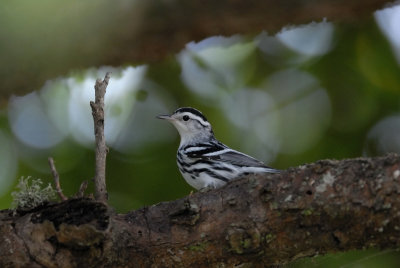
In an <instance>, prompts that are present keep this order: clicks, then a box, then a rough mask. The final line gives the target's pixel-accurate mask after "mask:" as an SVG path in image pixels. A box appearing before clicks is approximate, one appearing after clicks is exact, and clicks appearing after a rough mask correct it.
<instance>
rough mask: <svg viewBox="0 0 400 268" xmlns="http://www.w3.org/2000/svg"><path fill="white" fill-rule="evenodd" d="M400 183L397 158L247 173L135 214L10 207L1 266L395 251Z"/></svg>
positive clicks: (98, 208) (231, 261) (177, 262)
mask: <svg viewBox="0 0 400 268" xmlns="http://www.w3.org/2000/svg"><path fill="white" fill-rule="evenodd" d="M399 179H400V157H399V156H398V155H395V154H390V155H387V156H385V157H378V158H357V159H349V160H342V161H335V160H324V161H318V162H316V163H313V164H308V165H304V166H300V167H297V168H291V169H288V170H287V171H285V172H283V173H282V174H272V175H265V176H262V175H258V176H249V177H245V178H242V179H239V180H236V181H234V182H232V183H230V184H228V185H227V186H226V187H223V188H221V189H217V190H213V191H210V192H207V193H195V194H193V195H190V196H187V197H185V198H183V199H179V200H175V201H171V202H163V203H160V204H156V205H153V206H150V207H145V208H142V209H139V210H136V211H132V212H129V213H127V214H116V213H114V212H113V211H112V209H110V208H109V207H107V206H106V205H105V204H104V203H100V202H95V201H93V200H90V199H71V200H68V201H64V202H61V203H57V204H47V205H43V206H41V207H38V208H35V209H34V210H31V211H17V213H16V214H13V212H12V211H9V210H5V211H1V212H0V237H1V239H2V242H1V243H0V266H1V267H11V266H12V267H14V266H19V267H41V266H44V267H111V266H112V267H115V266H117V267H190V266H192V267H234V266H235V267H237V265H244V264H246V265H254V267H264V266H271V265H278V264H284V263H287V262H289V261H291V260H294V259H298V258H300V257H304V256H313V255H316V254H324V253H326V252H332V251H346V250H350V249H362V248H366V247H380V248H397V247H398V246H399V243H400V213H398V212H399V211H400V183H399ZM240 267H242V266H240ZM246 267H250V266H246ZM251 267H253V266H251Z"/></svg>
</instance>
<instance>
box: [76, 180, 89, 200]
mask: <svg viewBox="0 0 400 268" xmlns="http://www.w3.org/2000/svg"><path fill="white" fill-rule="evenodd" d="M87 186H88V181H83V182H82V183H81V186H80V187H79V190H78V192H77V193H76V195H75V196H76V197H78V198H81V197H83V196H84V195H85V191H86V188H87Z"/></svg>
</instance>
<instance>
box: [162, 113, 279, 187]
mask: <svg viewBox="0 0 400 268" xmlns="http://www.w3.org/2000/svg"><path fill="white" fill-rule="evenodd" d="M157 118H159V119H165V120H168V121H169V122H171V123H172V124H173V125H174V126H175V127H176V129H177V130H178V132H179V134H180V136H181V142H180V144H179V148H178V152H177V163H178V167H179V170H180V172H181V173H182V176H183V178H184V179H185V180H186V182H187V183H189V184H190V185H191V186H192V187H194V188H196V189H197V190H199V189H203V188H218V187H221V186H223V185H225V184H226V183H227V182H229V181H230V180H232V179H235V178H237V177H240V176H241V175H246V174H250V173H261V172H267V173H279V172H280V171H279V170H277V169H273V168H270V167H267V166H266V165H264V163H262V162H261V161H259V160H257V159H255V158H253V157H251V156H248V155H246V154H244V153H241V152H238V151H235V150H233V149H231V148H229V147H228V146H226V145H225V144H223V143H221V142H219V141H218V140H217V139H216V138H215V137H214V132H213V130H212V128H211V124H210V123H209V122H208V121H207V119H206V117H205V116H204V115H203V114H202V113H201V112H200V111H198V110H196V109H194V108H190V107H184V108H179V109H177V110H176V111H175V112H174V113H173V114H172V115H159V116H157Z"/></svg>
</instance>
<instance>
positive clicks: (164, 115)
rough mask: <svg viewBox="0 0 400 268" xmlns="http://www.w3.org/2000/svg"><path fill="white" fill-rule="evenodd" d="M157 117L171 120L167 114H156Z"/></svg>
mask: <svg viewBox="0 0 400 268" xmlns="http://www.w3.org/2000/svg"><path fill="white" fill-rule="evenodd" d="M156 117H157V118H158V119H164V120H172V117H171V116H170V115H167V114H160V115H157V116H156Z"/></svg>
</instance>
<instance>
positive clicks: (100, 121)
mask: <svg viewBox="0 0 400 268" xmlns="http://www.w3.org/2000/svg"><path fill="white" fill-rule="evenodd" d="M109 80H110V73H109V72H108V73H106V76H105V77H104V80H103V81H102V80H101V79H97V80H96V85H95V86H94V88H95V102H93V101H91V102H90V107H92V115H93V122H94V135H95V141H96V173H95V176H94V191H95V198H96V200H98V201H101V202H107V199H108V194H107V188H106V156H107V152H108V148H107V146H106V140H105V137H104V95H105V94H106V89H107V86H108V81H109Z"/></svg>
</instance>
